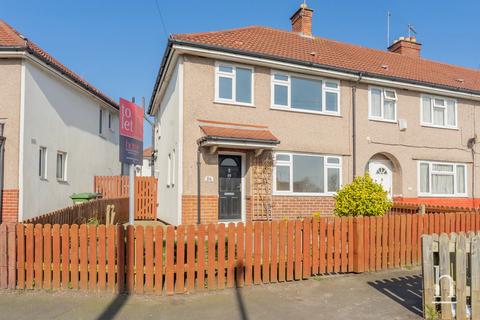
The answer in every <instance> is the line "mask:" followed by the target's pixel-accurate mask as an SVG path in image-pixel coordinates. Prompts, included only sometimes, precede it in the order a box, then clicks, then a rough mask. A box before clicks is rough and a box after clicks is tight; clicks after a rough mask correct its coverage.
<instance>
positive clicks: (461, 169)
mask: <svg viewBox="0 0 480 320" xmlns="http://www.w3.org/2000/svg"><path fill="white" fill-rule="evenodd" d="M457 192H458V193H465V166H457Z"/></svg>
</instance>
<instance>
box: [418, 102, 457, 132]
mask: <svg viewBox="0 0 480 320" xmlns="http://www.w3.org/2000/svg"><path fill="white" fill-rule="evenodd" d="M421 114H422V125H426V126H433V127H440V128H457V102H456V101H455V100H453V99H444V98H439V97H433V96H426V95H424V96H422V112H421Z"/></svg>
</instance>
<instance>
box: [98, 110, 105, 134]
mask: <svg viewBox="0 0 480 320" xmlns="http://www.w3.org/2000/svg"><path fill="white" fill-rule="evenodd" d="M103 113H104V112H103V109H102V108H100V112H99V114H98V134H99V135H103Z"/></svg>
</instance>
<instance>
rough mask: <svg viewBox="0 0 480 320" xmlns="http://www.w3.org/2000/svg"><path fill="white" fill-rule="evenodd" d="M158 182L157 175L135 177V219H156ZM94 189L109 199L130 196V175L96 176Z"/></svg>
mask: <svg viewBox="0 0 480 320" xmlns="http://www.w3.org/2000/svg"><path fill="white" fill-rule="evenodd" d="M157 184H158V183H157V178H155V177H135V194H134V195H135V200H134V201H135V202H134V203H135V220H156V218H157V196H158V195H157ZM93 190H94V192H98V193H100V194H101V195H102V197H103V198H107V199H109V198H117V197H128V196H129V180H128V176H95V177H94V182H93Z"/></svg>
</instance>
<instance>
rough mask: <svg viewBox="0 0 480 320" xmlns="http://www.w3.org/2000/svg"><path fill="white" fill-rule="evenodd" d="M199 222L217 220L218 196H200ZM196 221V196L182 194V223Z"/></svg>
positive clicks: (193, 222)
mask: <svg viewBox="0 0 480 320" xmlns="http://www.w3.org/2000/svg"><path fill="white" fill-rule="evenodd" d="M200 204H201V215H200V217H201V218H200V219H201V223H217V222H218V196H201V197H200ZM196 223H197V196H195V195H184V196H182V224H196Z"/></svg>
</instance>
